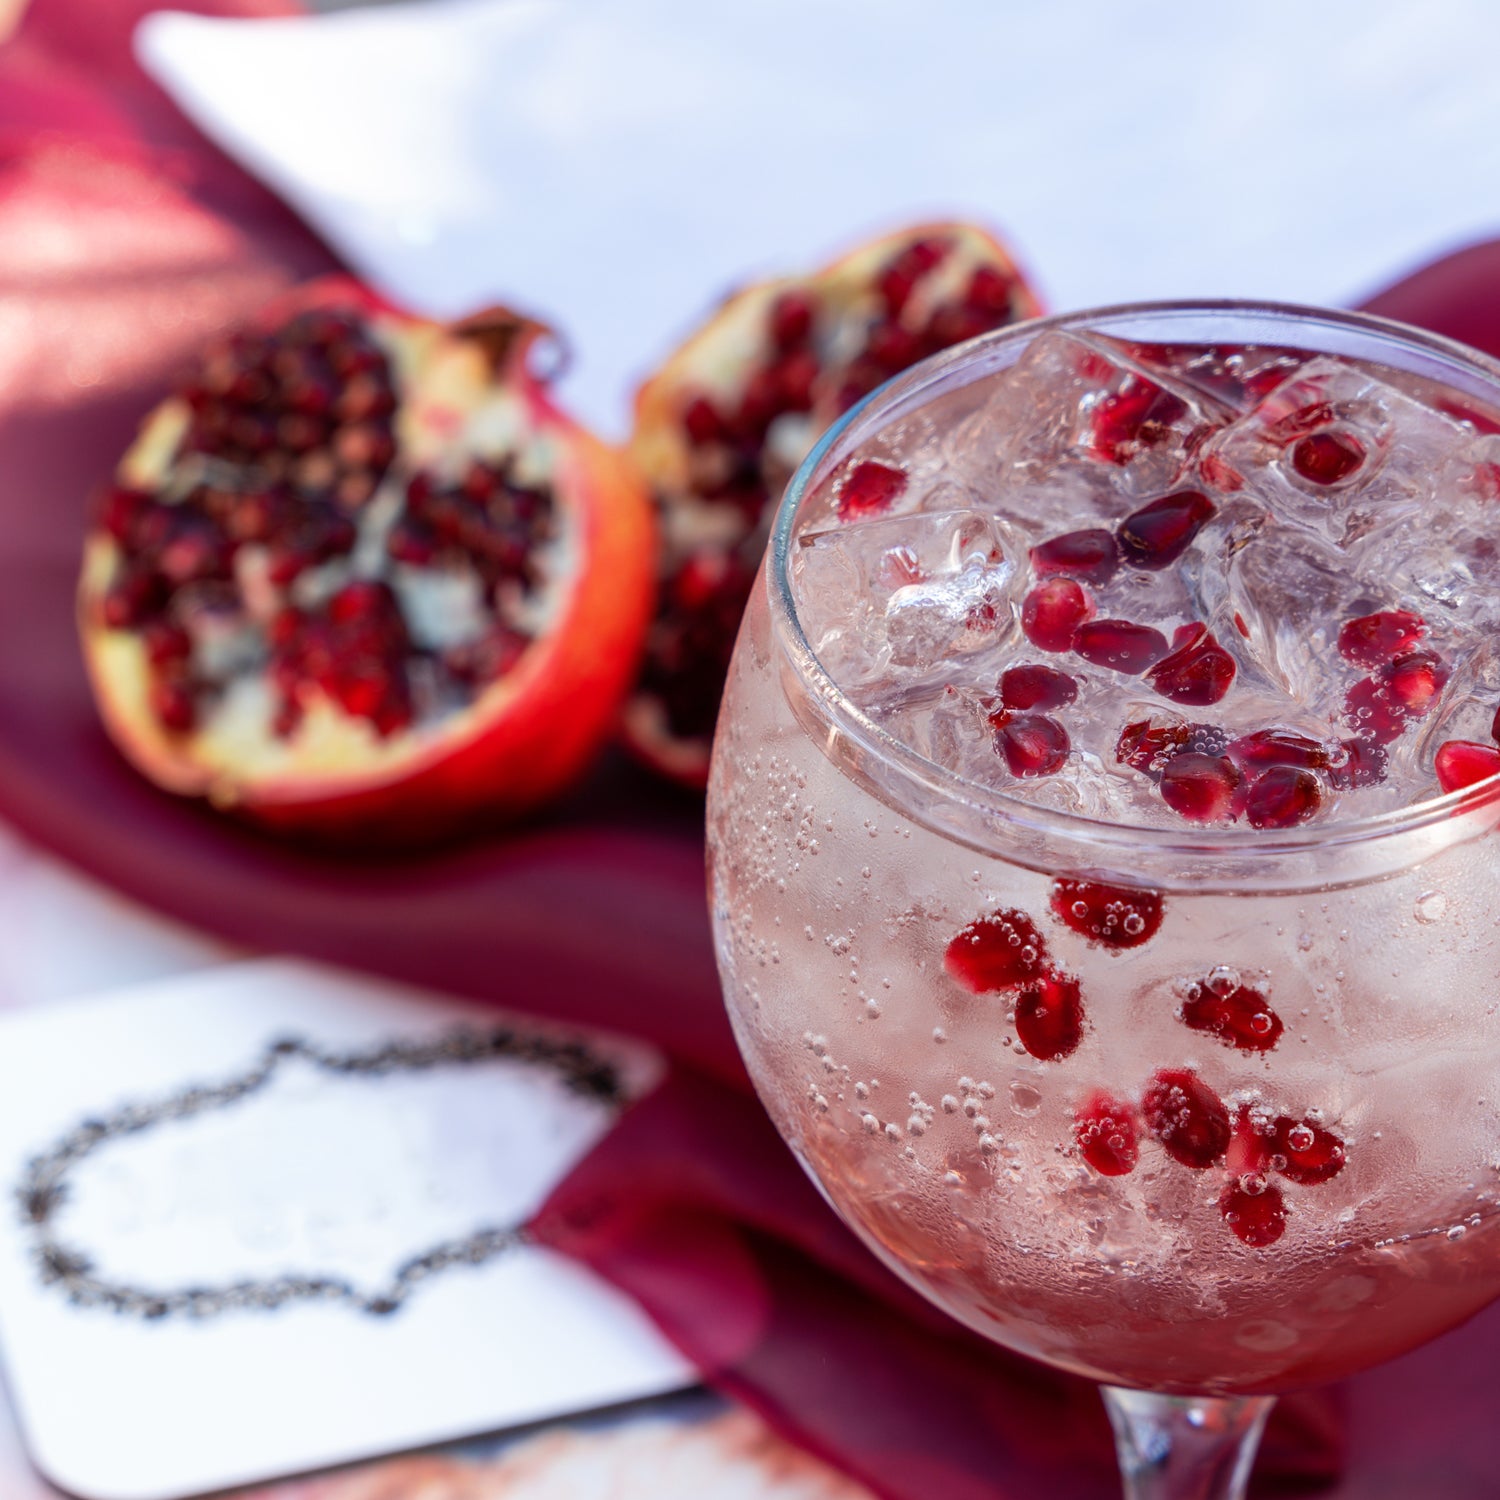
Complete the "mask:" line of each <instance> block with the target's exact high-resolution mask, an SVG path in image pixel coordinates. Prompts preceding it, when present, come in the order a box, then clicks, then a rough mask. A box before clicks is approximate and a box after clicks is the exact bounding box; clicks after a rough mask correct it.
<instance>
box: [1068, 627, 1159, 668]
mask: <svg viewBox="0 0 1500 1500" xmlns="http://www.w3.org/2000/svg"><path fill="white" fill-rule="evenodd" d="M1073 650H1074V651H1076V652H1077V653H1078V655H1079V656H1081V657H1082V658H1083V659H1084V660H1085V661H1087V662H1092V663H1093V664H1094V665H1095V666H1096V667H1109V668H1111V669H1112V670H1113V671H1116V672H1124V673H1125V674H1126V675H1127V676H1130V677H1135V676H1138V675H1139V674H1140V673H1142V672H1144V671H1145V670H1146V668H1147V667H1149V666H1150V665H1151V664H1152V663H1153V662H1157V661H1160V660H1161V658H1162V657H1164V656H1165V655H1166V654H1167V651H1168V647H1167V638H1166V636H1164V635H1163V634H1162V633H1161V631H1159V630H1155V629H1153V628H1152V627H1151V626H1150V625H1132V624H1131V623H1130V621H1129V620H1089V621H1087V622H1086V623H1084V624H1081V625H1079V626H1078V628H1077V629H1076V630H1075V631H1074V632H1073Z"/></svg>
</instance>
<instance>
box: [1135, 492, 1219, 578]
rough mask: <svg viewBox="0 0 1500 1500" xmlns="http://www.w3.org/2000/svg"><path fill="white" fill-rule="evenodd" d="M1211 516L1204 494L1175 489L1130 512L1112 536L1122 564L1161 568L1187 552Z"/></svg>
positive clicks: (1210, 501) (1211, 507)
mask: <svg viewBox="0 0 1500 1500" xmlns="http://www.w3.org/2000/svg"><path fill="white" fill-rule="evenodd" d="M1213 513H1214V505H1213V501H1212V500H1210V499H1209V498H1208V496H1207V495H1205V494H1202V493H1201V492H1200V491H1198V490H1178V491H1177V493H1176V494H1172V495H1163V496H1162V497H1161V499H1160V500H1153V501H1152V502H1151V503H1150V504H1149V505H1143V506H1142V507H1141V508H1140V509H1139V510H1137V511H1133V512H1132V513H1131V514H1130V515H1128V516H1126V517H1125V519H1124V520H1123V521H1121V522H1120V526H1119V530H1118V531H1117V532H1116V533H1115V535H1116V536H1117V537H1118V538H1119V542H1120V550H1121V552H1123V553H1124V554H1125V560H1126V562H1128V563H1130V564H1132V565H1133V566H1134V567H1137V568H1152V569H1155V568H1165V567H1167V566H1169V565H1170V564H1171V563H1174V562H1176V561H1177V559H1178V558H1179V557H1181V556H1182V554H1183V553H1184V552H1186V551H1187V549H1188V547H1189V546H1191V545H1192V541H1193V538H1194V537H1195V536H1197V535H1198V533H1199V532H1200V531H1201V530H1202V529H1203V523H1204V522H1205V521H1207V520H1208V518H1209V517H1210V516H1211V515H1213Z"/></svg>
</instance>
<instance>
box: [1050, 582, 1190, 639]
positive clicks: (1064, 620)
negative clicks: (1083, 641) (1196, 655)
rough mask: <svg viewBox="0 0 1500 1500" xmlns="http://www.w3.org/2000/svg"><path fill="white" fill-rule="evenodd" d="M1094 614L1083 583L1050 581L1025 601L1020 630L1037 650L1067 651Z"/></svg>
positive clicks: (1092, 602)
mask: <svg viewBox="0 0 1500 1500" xmlns="http://www.w3.org/2000/svg"><path fill="white" fill-rule="evenodd" d="M1093 613H1094V601H1093V599H1092V598H1091V597H1090V596H1089V593H1088V591H1087V590H1086V589H1085V588H1084V587H1083V585H1082V584H1078V583H1074V582H1073V580H1072V579H1071V578H1049V579H1048V580H1047V581H1046V582H1045V583H1039V584H1037V586H1036V587H1035V588H1034V589H1032V590H1031V592H1030V593H1029V594H1027V596H1026V598H1025V599H1024V600H1023V601H1022V604H1021V629H1022V630H1023V631H1024V632H1025V634H1026V639H1027V640H1028V641H1030V642H1031V644H1032V645H1033V646H1035V647H1036V648H1037V650H1038V651H1066V650H1068V648H1069V647H1070V646H1072V644H1073V637H1074V635H1075V634H1076V633H1077V630H1078V627H1079V626H1080V625H1081V624H1083V622H1084V621H1085V620H1087V619H1089V618H1090V617H1091V616H1092V615H1093ZM1163 644H1165V642H1163Z"/></svg>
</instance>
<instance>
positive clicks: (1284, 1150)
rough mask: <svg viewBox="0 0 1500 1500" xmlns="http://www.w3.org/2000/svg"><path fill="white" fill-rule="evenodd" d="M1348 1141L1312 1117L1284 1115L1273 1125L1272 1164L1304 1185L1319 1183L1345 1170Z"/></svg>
mask: <svg viewBox="0 0 1500 1500" xmlns="http://www.w3.org/2000/svg"><path fill="white" fill-rule="evenodd" d="M1347 1160H1348V1156H1347V1153H1346V1151H1345V1149H1344V1143H1343V1141H1341V1140H1340V1139H1339V1137H1338V1136H1336V1135H1335V1134H1334V1133H1333V1132H1332V1131H1331V1130H1325V1129H1323V1127H1322V1126H1321V1125H1315V1124H1314V1123H1313V1122H1312V1121H1311V1120H1294V1119H1292V1118H1291V1117H1290V1116H1288V1115H1280V1116H1278V1117H1277V1119H1276V1120H1275V1122H1274V1123H1273V1124H1272V1126H1271V1165H1272V1166H1274V1167H1275V1169H1276V1170H1277V1171H1278V1172H1280V1173H1281V1175H1282V1176H1283V1177H1285V1178H1287V1179H1288V1180H1290V1181H1292V1182H1295V1183H1297V1184H1298V1185H1299V1186H1301V1187H1316V1186H1317V1185H1318V1184H1319V1183H1324V1182H1328V1181H1329V1180H1330V1179H1332V1178H1334V1177H1337V1176H1338V1175H1339V1173H1340V1172H1342V1171H1343V1170H1344V1165H1345V1163H1346V1161H1347Z"/></svg>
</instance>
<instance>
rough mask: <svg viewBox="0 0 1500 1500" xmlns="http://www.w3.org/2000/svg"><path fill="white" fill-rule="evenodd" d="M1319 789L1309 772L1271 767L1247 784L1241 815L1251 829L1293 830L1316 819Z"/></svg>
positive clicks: (1319, 795)
mask: <svg viewBox="0 0 1500 1500" xmlns="http://www.w3.org/2000/svg"><path fill="white" fill-rule="evenodd" d="M1322 805H1323V788H1322V786H1321V785H1320V783H1319V781H1318V778H1317V777H1316V776H1314V775H1313V773H1312V772H1311V771H1304V770H1301V769H1299V768H1298V767H1296V766H1272V767H1271V769H1270V770H1269V771H1266V772H1265V773H1264V774H1262V775H1260V776H1257V777H1256V778H1255V780H1254V781H1253V782H1251V783H1250V787H1249V790H1248V791H1247V792H1245V794H1244V796H1243V799H1242V811H1243V813H1244V816H1245V820H1246V822H1248V823H1249V824H1250V826H1251V827H1252V828H1295V827H1296V826H1297V824H1298V823H1305V822H1307V820H1308V819H1309V818H1312V817H1315V816H1316V815H1317V812H1318V809H1319V808H1320V807H1321V806H1322Z"/></svg>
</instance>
